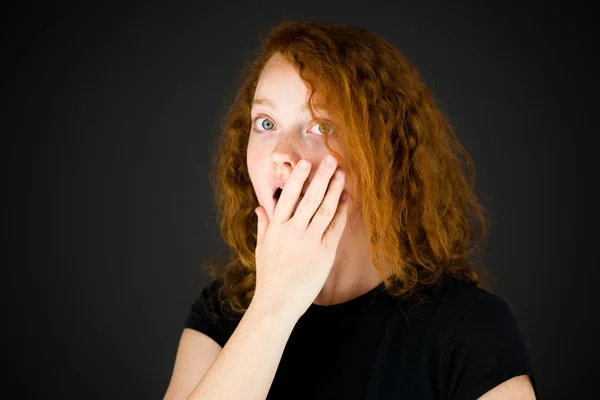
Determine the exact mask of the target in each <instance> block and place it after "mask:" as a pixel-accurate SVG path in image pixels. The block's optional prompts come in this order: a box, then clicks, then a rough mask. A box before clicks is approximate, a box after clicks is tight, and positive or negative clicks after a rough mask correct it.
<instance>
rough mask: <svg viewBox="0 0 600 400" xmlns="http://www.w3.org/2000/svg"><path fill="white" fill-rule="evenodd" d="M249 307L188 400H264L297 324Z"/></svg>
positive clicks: (286, 316)
mask: <svg viewBox="0 0 600 400" xmlns="http://www.w3.org/2000/svg"><path fill="white" fill-rule="evenodd" d="M291 315H293V314H287V315H286V314H284V313H270V312H265V311H263V309H262V308H260V307H256V306H254V307H253V304H251V305H250V307H249V308H248V310H247V311H246V313H245V314H244V316H243V317H242V319H241V320H240V323H239V324H238V326H237V328H236V329H235V331H234V332H233V334H232V335H231V337H230V338H229V340H228V341H227V343H226V344H225V346H224V347H223V349H222V350H221V352H220V353H219V356H218V357H217V358H216V360H215V361H214V363H213V364H212V366H211V367H210V369H209V370H208V371H207V372H206V374H205V375H204V377H203V378H202V379H201V380H200V382H199V383H198V385H197V386H196V388H195V389H194V391H193V392H192V393H191V394H190V396H189V397H188V400H223V399H227V400H237V399H240V400H241V399H244V400H259V399H260V400H264V399H266V397H267V394H268V393H269V389H270V387H271V384H272V383H273V378H274V377H275V372H276V371H277V367H278V366H279V362H280V361H281V356H282V354H283V350H284V349H285V345H286V343H287V341H288V339H289V337H290V335H291V333H292V330H293V328H294V326H295V324H296V322H297V320H298V319H297V318H294V317H292V316H291Z"/></svg>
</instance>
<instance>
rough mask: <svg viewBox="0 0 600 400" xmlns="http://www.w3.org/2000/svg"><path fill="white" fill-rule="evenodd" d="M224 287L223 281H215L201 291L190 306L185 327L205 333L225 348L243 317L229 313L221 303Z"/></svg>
mask: <svg viewBox="0 0 600 400" xmlns="http://www.w3.org/2000/svg"><path fill="white" fill-rule="evenodd" d="M222 286H223V281H222V280H218V279H214V280H212V281H211V282H209V283H208V284H206V285H205V286H204V287H203V288H202V289H201V291H200V294H199V295H198V296H197V297H196V299H195V300H194V302H193V303H192V305H191V306H190V309H189V312H188V315H187V317H186V319H185V322H184V327H186V328H191V329H194V330H197V331H200V332H202V333H205V334H207V335H208V336H210V337H211V338H213V339H214V340H215V341H216V342H217V343H219V344H220V345H221V347H224V346H225V343H226V342H227V340H228V339H229V337H230V336H231V334H232V333H233V331H234V330H235V327H236V326H237V324H238V323H239V319H241V316H239V315H238V314H234V313H233V312H231V311H229V310H228V308H227V307H225V305H224V304H223V302H222V301H221V296H220V293H219V291H220V289H221V287H222Z"/></svg>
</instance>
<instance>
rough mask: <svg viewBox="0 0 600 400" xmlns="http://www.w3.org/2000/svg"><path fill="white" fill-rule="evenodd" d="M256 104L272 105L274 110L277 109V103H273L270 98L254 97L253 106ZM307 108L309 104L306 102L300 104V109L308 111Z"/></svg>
mask: <svg viewBox="0 0 600 400" xmlns="http://www.w3.org/2000/svg"><path fill="white" fill-rule="evenodd" d="M256 104H259V105H265V106H268V107H271V108H272V109H273V110H277V107H276V106H275V103H273V102H272V101H271V100H269V99H254V101H252V106H254V105H256ZM307 110H308V106H307V105H306V104H304V105H301V106H300V111H307Z"/></svg>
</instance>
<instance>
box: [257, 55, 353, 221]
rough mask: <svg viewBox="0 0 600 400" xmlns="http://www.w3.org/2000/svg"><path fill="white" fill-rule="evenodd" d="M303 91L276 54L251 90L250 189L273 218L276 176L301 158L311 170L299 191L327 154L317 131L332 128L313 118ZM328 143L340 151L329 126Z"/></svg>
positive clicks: (285, 176)
mask: <svg viewBox="0 0 600 400" xmlns="http://www.w3.org/2000/svg"><path fill="white" fill-rule="evenodd" d="M308 95H309V90H308V88H307V86H306V85H305V83H304V82H303V81H302V79H301V78H300V76H299V75H298V74H297V73H296V71H295V69H294V67H293V66H292V65H290V64H289V63H287V62H286V61H285V60H284V59H283V57H282V56H281V55H279V54H275V55H274V56H273V57H271V58H270V59H269V61H268V62H267V64H266V65H265V68H264V69H263V71H262V73H261V76H260V79H259V81H258V85H257V87H256V91H255V94H254V104H253V106H252V111H251V117H252V120H253V123H252V131H251V132H250V138H249V142H248V151H247V160H246V161H247V164H248V172H249V174H250V180H251V181H252V185H253V186H254V192H255V193H256V197H257V198H258V202H259V204H260V205H261V206H263V207H264V208H265V210H266V211H267V214H268V215H269V219H271V218H272V217H273V213H274V211H275V205H276V200H275V199H274V198H273V194H274V191H273V184H274V182H276V180H277V179H281V181H282V183H285V181H287V179H288V178H289V177H290V175H291V173H292V171H293V169H294V167H295V166H296V164H297V163H298V162H299V161H300V160H302V159H304V160H307V161H309V162H310V163H311V170H310V174H309V176H308V178H307V179H306V181H305V182H304V187H303V188H302V193H304V192H306V190H307V189H308V187H309V185H310V182H311V181H312V178H313V176H314V175H315V173H316V171H317V169H318V167H319V165H320V164H321V162H322V161H323V159H324V157H325V156H326V155H327V154H330V152H329V151H328V150H327V148H326V147H325V141H324V139H323V134H322V133H323V132H327V131H328V130H330V129H332V128H331V127H330V126H329V125H327V124H325V123H322V122H321V123H319V122H316V121H314V120H313V119H312V117H311V114H310V111H309V110H308V108H307V100H308ZM317 113H318V115H317V116H318V117H321V118H328V116H327V113H326V112H324V111H317ZM328 142H329V145H330V146H331V147H333V148H334V149H335V150H336V151H338V152H339V153H340V154H344V153H343V152H342V151H341V149H340V147H339V145H338V143H337V142H336V139H335V132H334V131H330V132H329V136H328ZM339 168H340V167H339V160H338V169H339ZM345 184H346V188H345V189H344V190H345V191H348V190H347V186H348V181H347V179H346V183H345ZM282 186H283V185H282ZM301 198H302V197H300V199H301ZM300 199H299V200H300Z"/></svg>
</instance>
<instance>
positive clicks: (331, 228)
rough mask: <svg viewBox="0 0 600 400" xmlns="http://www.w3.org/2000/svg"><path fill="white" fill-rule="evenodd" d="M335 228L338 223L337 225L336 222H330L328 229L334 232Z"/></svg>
mask: <svg viewBox="0 0 600 400" xmlns="http://www.w3.org/2000/svg"><path fill="white" fill-rule="evenodd" d="M337 226H338V223H337V221H336V220H332V221H331V222H330V223H329V229H330V230H333V231H334V230H336V228H337Z"/></svg>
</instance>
